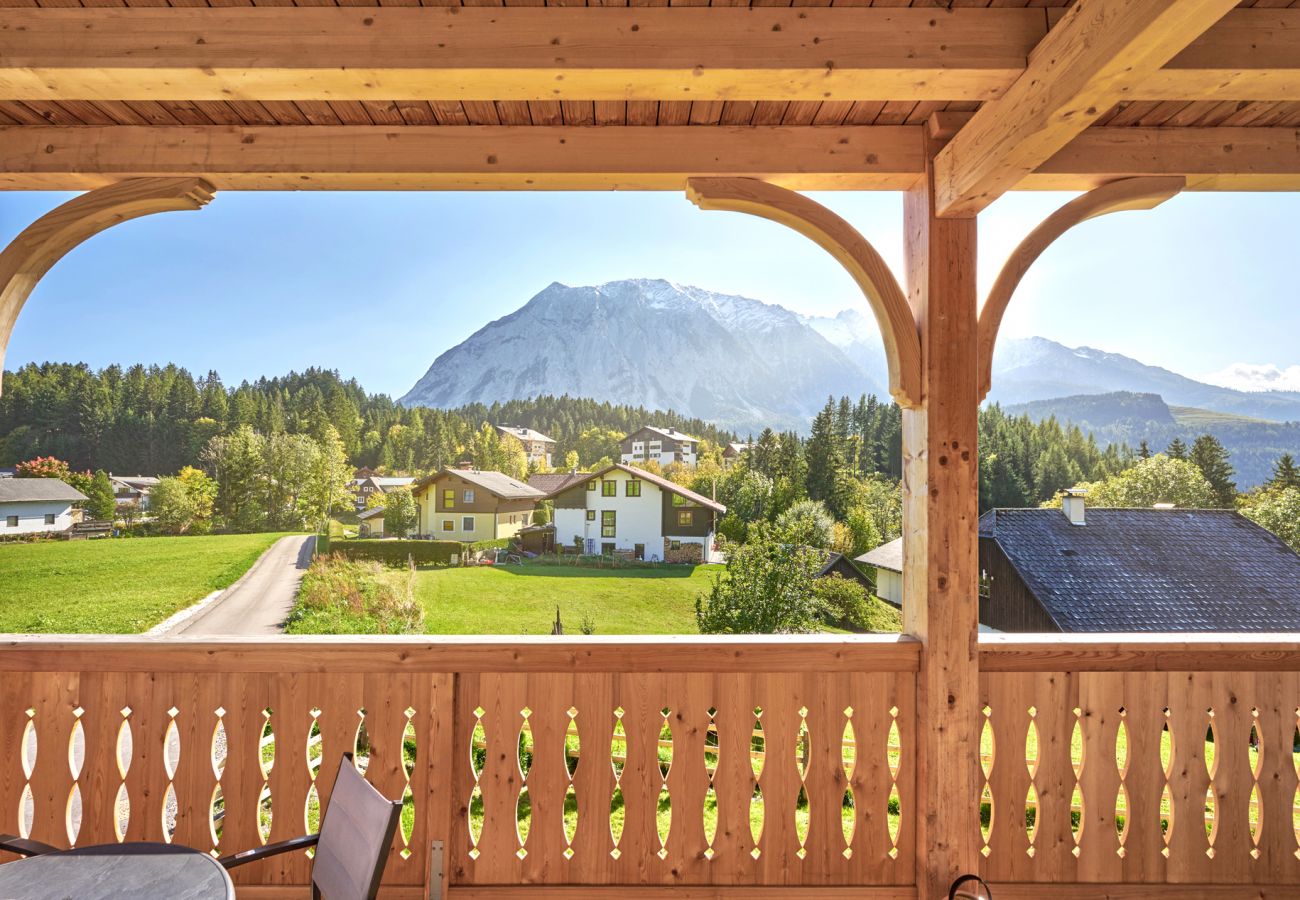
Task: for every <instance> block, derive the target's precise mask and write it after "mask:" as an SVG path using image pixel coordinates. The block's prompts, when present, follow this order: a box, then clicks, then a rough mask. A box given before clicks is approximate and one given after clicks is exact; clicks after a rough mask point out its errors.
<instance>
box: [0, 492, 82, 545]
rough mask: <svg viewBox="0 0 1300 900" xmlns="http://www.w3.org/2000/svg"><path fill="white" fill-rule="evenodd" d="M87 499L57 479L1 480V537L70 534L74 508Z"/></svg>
mask: <svg viewBox="0 0 1300 900" xmlns="http://www.w3.org/2000/svg"><path fill="white" fill-rule="evenodd" d="M85 499H86V495H85V494H83V493H81V491H79V490H77V489H76V488H74V487H72V486H71V485H68V484H65V483H64V482H62V481H59V480H58V479H57V478H0V537H8V536H10V535H15V534H38V533H50V534H56V533H59V532H64V531H67V530H68V529H69V528H71V527H72V504H73V503H75V502H77V501H78V500H85Z"/></svg>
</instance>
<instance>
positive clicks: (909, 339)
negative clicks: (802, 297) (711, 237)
mask: <svg viewBox="0 0 1300 900" xmlns="http://www.w3.org/2000/svg"><path fill="white" fill-rule="evenodd" d="M686 196H687V198H688V199H689V200H690V201H691V202H692V203H694V204H695V205H696V206H698V207H699V208H700V209H722V210H728V211H730V212H743V213H748V214H749V215H751V216H759V217H760V218H763V219H768V220H770V221H772V222H776V223H778V224H780V225H784V226H786V227H787V228H792V229H794V230H795V231H797V232H799V233H800V234H802V235H803V236H804V237H806V238H808V239H809V240H811V241H813V242H814V243H816V244H817V245H818V246H819V247H821V248H822V249H823V250H825V251H826V252H827V253H829V254H830V255H831V256H833V257H835V260H836V262H838V263H839V264H840V265H842V266H843V267H844V268H845V270H846V271H847V272H848V273H849V274H850V275H851V276H853V280H854V281H855V282H856V283H857V285H858V287H859V288H860V289H861V290H862V294H863V296H864V297H865V298H866V300H867V305H868V306H869V307H870V308H871V311H872V313H873V314H874V315H875V317H876V324H877V325H879V326H880V335H881V337H882V338H883V340H884V343H885V358H886V359H887V360H888V363H889V392H890V394H892V395H893V397H894V400H895V401H897V403H898V404H899V406H902V407H919V406H920V405H921V347H920V344H919V343H918V342H917V335H916V319H915V317H914V316H913V313H912V309H911V307H909V306H908V303H907V298H906V297H904V296H903V290H902V288H900V287H899V286H898V280H897V279H896V278H894V273H893V272H891V271H890V270H889V266H888V265H887V264H886V263H885V261H884V259H883V258H881V256H880V254H879V253H878V252H877V251H876V248H875V247H873V246H872V245H871V242H870V241H868V240H867V239H866V238H865V237H863V236H862V234H861V233H860V232H859V231H858V230H857V229H855V228H854V227H853V226H852V225H850V224H849V223H848V222H846V221H844V219H842V218H840V217H839V216H837V215H836V214H835V213H833V212H831V211H830V210H829V209H827V208H826V207H824V206H822V205H821V204H820V203H817V202H815V201H813V200H809V199H808V198H807V197H805V196H803V195H802V194H797V193H795V192H794V191H790V190H786V189H785V188H781V187H777V186H776V185H773V184H767V183H766V182H763V181H758V180H756V179H753V178H692V179H691V180H690V181H689V182H687V185H686Z"/></svg>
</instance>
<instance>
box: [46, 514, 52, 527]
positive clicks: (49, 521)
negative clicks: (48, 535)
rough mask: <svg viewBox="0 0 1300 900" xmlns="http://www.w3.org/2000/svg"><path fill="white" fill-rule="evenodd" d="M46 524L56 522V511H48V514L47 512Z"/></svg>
mask: <svg viewBox="0 0 1300 900" xmlns="http://www.w3.org/2000/svg"><path fill="white" fill-rule="evenodd" d="M45 524H46V525H53V524H54V513H46V514H45Z"/></svg>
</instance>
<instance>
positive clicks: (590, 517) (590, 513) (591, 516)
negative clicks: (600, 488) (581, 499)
mask: <svg viewBox="0 0 1300 900" xmlns="http://www.w3.org/2000/svg"><path fill="white" fill-rule="evenodd" d="M587 521H588V522H594V521H596V511H595V510H594V509H589V510H587Z"/></svg>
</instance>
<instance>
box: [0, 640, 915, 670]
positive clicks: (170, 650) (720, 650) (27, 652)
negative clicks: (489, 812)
mask: <svg viewBox="0 0 1300 900" xmlns="http://www.w3.org/2000/svg"><path fill="white" fill-rule="evenodd" d="M918 651H919V645H918V644H917V642H916V641H914V640H912V639H911V638H908V637H906V636H904V635H891V634H878V635H799V636H792V635H773V636H770V637H763V636H758V635H747V636H737V637H729V636H718V635H708V636H700V635H683V636H678V637H672V636H670V637H659V636H640V635H621V636H619V637H590V638H565V639H564V640H562V641H556V640H555V639H553V638H550V637H545V638H541V637H528V636H522V637H518V638H514V639H512V640H510V641H502V640H500V639H499V638H490V637H489V638H474V637H455V638H446V639H436V638H421V639H414V640H413V639H411V638H409V637H388V636H383V635H376V636H373V637H368V638H366V640H358V639H357V638H355V637H347V636H340V637H324V638H322V637H299V636H294V635H282V636H279V637H275V638H247V639H243V640H221V641H206V640H203V639H202V638H196V639H186V638H158V639H153V638H140V637H120V638H119V637H112V636H102V637H101V636H88V637H68V636H66V635H64V636H55V637H43V636H39V635H31V636H23V637H7V638H6V639H5V640H3V641H0V672H50V671H67V670H69V669H72V670H75V671H85V672H136V671H139V669H140V665H141V660H142V659H143V660H148V661H149V664H150V665H151V666H153V667H155V668H156V669H157V670H158V671H163V672H209V673H218V672H230V673H239V674H251V673H264V674H276V673H280V672H304V673H326V672H328V673H333V674H346V673H365V672H394V673H396V672H574V673H580V672H629V673H630V672H709V673H716V672H753V671H762V672H852V671H863V672H895V671H896V672H914V671H916V660H917V654H918Z"/></svg>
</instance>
